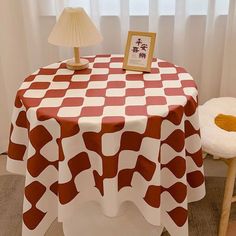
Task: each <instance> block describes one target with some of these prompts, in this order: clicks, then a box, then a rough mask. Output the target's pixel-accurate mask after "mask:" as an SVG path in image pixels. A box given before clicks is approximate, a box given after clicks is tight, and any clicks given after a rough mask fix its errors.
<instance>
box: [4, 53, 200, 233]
mask: <svg viewBox="0 0 236 236" xmlns="http://www.w3.org/2000/svg"><path fill="white" fill-rule="evenodd" d="M88 59H89V61H90V64H89V68H88V69H85V70H81V71H71V70H67V69H66V65H65V63H63V62H62V63H55V64H52V65H49V66H47V67H44V68H41V69H39V70H38V71H36V72H35V73H33V74H32V75H30V76H29V77H27V78H26V79H25V81H24V82H23V83H22V85H21V87H20V88H19V90H18V92H17V95H16V100H15V106H14V111H13V116H12V126H11V134H10V143H9V150H8V155H9V156H8V160H7V169H8V170H9V171H12V172H14V173H18V174H23V175H25V176H26V182H25V195H24V206H23V235H27V236H28V235H29V236H32V235H44V233H45V232H46V230H47V229H48V227H49V226H50V224H51V223H52V221H53V220H54V219H55V218H56V217H58V219H59V221H63V220H65V219H68V218H69V217H73V214H74V213H75V211H78V210H79V207H80V205H81V204H83V203H84V202H87V201H91V200H95V201H97V202H99V203H100V205H101V206H102V208H103V211H104V213H105V214H106V215H109V216H115V215H116V214H117V212H118V210H119V207H120V205H121V204H122V203H123V202H125V201H131V202H133V203H134V204H135V205H136V206H137V207H138V209H139V210H140V212H141V213H142V214H143V216H144V217H145V218H146V220H147V221H148V222H150V223H151V224H153V225H163V226H165V228H166V229H167V230H168V231H169V233H170V234H171V235H174V236H185V235H188V206H187V204H188V202H191V201H197V200H200V199H201V198H203V196H204V195H205V185H204V174H203V167H202V164H203V162H202V153H201V142H200V134H199V124H198V113H197V107H198V103H197V94H198V92H197V89H196V85H195V82H194V81H193V79H192V77H191V76H190V75H189V74H188V73H187V72H186V71H185V70H184V69H183V68H181V67H178V66H175V65H173V64H171V63H168V62H165V61H162V60H159V59H157V60H156V59H154V60H153V62H152V70H151V73H142V72H134V71H125V70H123V69H122V62H123V57H122V56H121V55H97V56H92V57H88Z"/></svg>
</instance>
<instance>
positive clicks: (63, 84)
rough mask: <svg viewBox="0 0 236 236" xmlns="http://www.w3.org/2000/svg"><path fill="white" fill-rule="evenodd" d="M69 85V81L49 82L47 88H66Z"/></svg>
mask: <svg viewBox="0 0 236 236" xmlns="http://www.w3.org/2000/svg"><path fill="white" fill-rule="evenodd" d="M69 85H70V82H59V81H57V82H53V81H52V82H51V84H50V86H49V89H67V88H68V87H69Z"/></svg>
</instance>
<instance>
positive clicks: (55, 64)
mask: <svg viewBox="0 0 236 236" xmlns="http://www.w3.org/2000/svg"><path fill="white" fill-rule="evenodd" d="M60 65H61V63H53V64H51V65H48V66H45V67H43V68H45V69H57V68H59V67H60Z"/></svg>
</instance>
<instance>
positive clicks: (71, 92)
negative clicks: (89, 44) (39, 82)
mask: <svg viewBox="0 0 236 236" xmlns="http://www.w3.org/2000/svg"><path fill="white" fill-rule="evenodd" d="M85 93H86V90H85V89H68V90H67V91H66V94H65V97H68V98H71V97H84V96H85Z"/></svg>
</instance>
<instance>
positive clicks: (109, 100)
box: [105, 97, 125, 106]
mask: <svg viewBox="0 0 236 236" xmlns="http://www.w3.org/2000/svg"><path fill="white" fill-rule="evenodd" d="M124 104H125V97H106V98H105V106H122V105H124Z"/></svg>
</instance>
